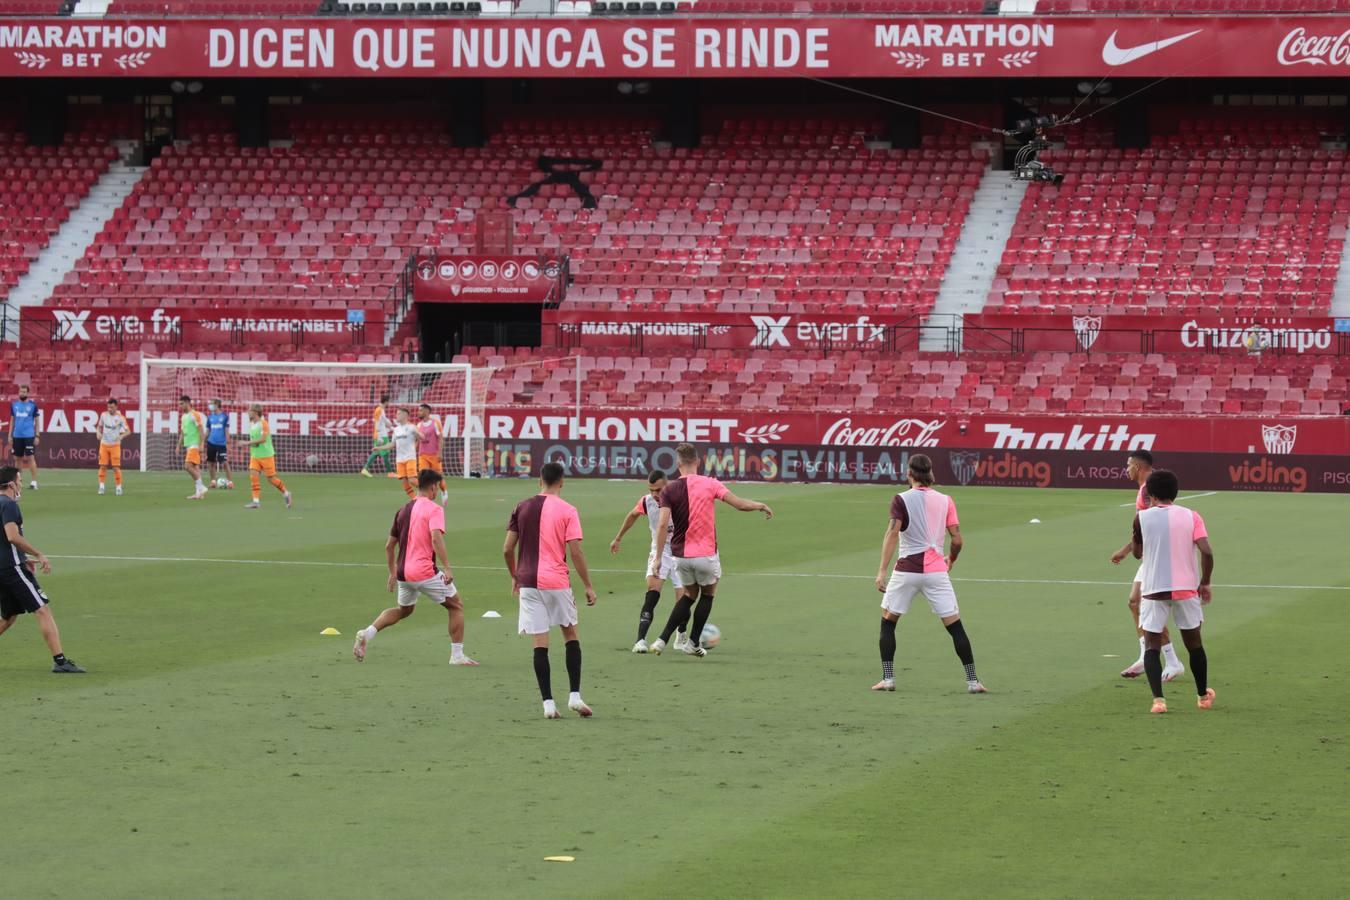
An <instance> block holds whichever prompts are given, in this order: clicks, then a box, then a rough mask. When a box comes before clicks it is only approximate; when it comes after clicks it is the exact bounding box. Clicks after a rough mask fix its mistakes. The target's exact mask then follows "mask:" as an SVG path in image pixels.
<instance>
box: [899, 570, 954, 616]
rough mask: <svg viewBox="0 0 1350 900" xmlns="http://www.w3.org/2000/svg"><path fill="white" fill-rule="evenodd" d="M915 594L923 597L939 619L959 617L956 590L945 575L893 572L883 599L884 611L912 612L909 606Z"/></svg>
mask: <svg viewBox="0 0 1350 900" xmlns="http://www.w3.org/2000/svg"><path fill="white" fill-rule="evenodd" d="M915 594H923V595H924V598H925V599H927V600H928V608H929V609H931V610H932V611H933V614H934V615H936V616H943V617H946V616H955V615H960V613H961V610H960V609H959V608H957V605H956V589H955V588H953V587H952V579H951V576H949V575H948V574H947V573H946V572H892V573H891V580H890V583H889V584H887V585H886V595H885V596H884V597H882V598H881V608H882V609H884V610H886V611H887V612H892V613H895V614H896V615H897V616H903V615H904V614H905V613H907V612H909V603H910V601H911V600H913V599H914V595H915Z"/></svg>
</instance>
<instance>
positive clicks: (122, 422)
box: [96, 400, 131, 497]
mask: <svg viewBox="0 0 1350 900" xmlns="http://www.w3.org/2000/svg"><path fill="white" fill-rule="evenodd" d="M96 430H97V431H98V492H99V495H100V496H102V495H103V494H106V493H107V492H108V469H109V468H111V469H112V470H113V484H114V485H116V488H115V489H114V492H115V493H116V494H117V496H119V497H120V496H122V440H123V439H124V438H126V436H127V435H129V434H131V427H130V426H129V425H127V417H126V416H124V415H122V410H120V409H119V408H118V406H117V401H116V400H109V401H108V408H107V409H105V410H104V411H103V412H102V413H100V414H99V417H98V423H97V429H96Z"/></svg>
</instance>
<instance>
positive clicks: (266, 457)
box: [244, 403, 291, 509]
mask: <svg viewBox="0 0 1350 900" xmlns="http://www.w3.org/2000/svg"><path fill="white" fill-rule="evenodd" d="M276 457H277V452H276V450H274V449H272V428H271V426H269V425H268V424H267V419H266V418H264V417H263V408H262V404H261V403H255V404H253V405H252V406H250V407H249V408H248V480H249V484H250V485H251V486H252V488H253V502H252V503H246V504H244V508H245V509H257V508H258V507H260V506H262V479H263V476H266V477H267V480H268V481H269V482H270V483H271V485H272V487H274V488H276V489H277V490H278V491H281V496H282V497H283V498H285V500H286V508H287V509H290V508H291V492H290V491H288V490H286V485H285V484H284V483H283V482H282V480H281V479H280V478H278V477H277V459H276Z"/></svg>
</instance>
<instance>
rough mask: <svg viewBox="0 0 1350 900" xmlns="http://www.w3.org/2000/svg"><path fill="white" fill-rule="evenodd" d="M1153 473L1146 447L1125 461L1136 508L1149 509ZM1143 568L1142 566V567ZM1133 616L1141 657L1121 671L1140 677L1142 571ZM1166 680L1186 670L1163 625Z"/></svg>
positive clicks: (1133, 592) (1119, 556) (1133, 593)
mask: <svg viewBox="0 0 1350 900" xmlns="http://www.w3.org/2000/svg"><path fill="white" fill-rule="evenodd" d="M1152 473H1153V454H1152V453H1150V452H1148V451H1147V450H1133V451H1131V452H1130V456H1129V458H1128V459H1127V460H1126V461H1125V477H1126V478H1128V479H1130V480H1131V481H1133V482H1134V483H1135V484H1137V485H1139V493H1138V495H1136V496H1135V498H1134V508H1135V509H1136V510H1141V509H1148V507H1149V503H1150V500H1149V496H1148V490H1147V489H1146V488H1145V487H1144V483H1145V482H1146V481H1148V476H1149V475H1151V474H1152ZM1131 546H1132V544H1131V542H1130V541H1126V542H1125V546H1123V547H1121V548H1120V549H1119V550H1117V551H1116V552H1115V553H1113V554H1112V555H1111V563H1112V564H1113V565H1117V566H1118V565H1120V562H1121V560H1123V559H1124V558H1125V557H1127V556H1129V555H1130V548H1131ZM1141 571H1142V569H1141ZM1129 608H1130V616H1131V618H1133V619H1134V630H1135V634H1136V635H1137V636H1138V637H1139V658H1138V659H1136V660H1135V661H1134V662H1132V663H1130V664H1129V665H1128V666H1126V667H1125V669H1124V671H1122V672H1121V673H1120V677H1121V678H1138V677H1139V676H1140V675H1143V674H1144V651H1145V650H1146V649H1147V648H1146V647H1145V646H1144V629H1142V628H1140V627H1139V573H1138V572H1136V573H1135V575H1134V584H1132V585H1130V599H1129ZM1162 637H1163V648H1162V654H1163V681H1165V682H1166V681H1171V680H1172V679H1174V678H1176V677H1177V676H1179V675H1183V674H1185V672H1186V667H1185V666H1183V665H1182V664H1181V660H1179V659H1177V651H1176V650H1174V649H1173V648H1172V639H1171V637H1169V636H1168V634H1167V629H1166V628H1164V629H1163V635H1162Z"/></svg>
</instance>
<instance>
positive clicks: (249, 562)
mask: <svg viewBox="0 0 1350 900" xmlns="http://www.w3.org/2000/svg"><path fill="white" fill-rule="evenodd" d="M47 558H48V559H73V560H82V561H94V562H162V563H208V564H214V565H223V566H310V567H314V568H321V569H383V568H385V566H384V564H383V563H373V562H371V563H364V562H330V561H328V560H316V559H216V558H214V557H209V556H84V555H75V554H55V553H50V554H48V555H47ZM451 568H452V569H463V570H465V571H467V572H505V571H506V567H505V566H464V565H461V566H451ZM591 571H592V572H599V573H601V574H603V575H640V574H642V572H641V570H638V569H596V568H592V569H591ZM737 574H738V577H742V578H831V579H843V580H847V581H873V580H874V579H873V577H872V576H871V575H852V574H840V573H837V572H742V573H737ZM952 581H955V582H958V583H970V584H1062V585H1089V586H1094V587H1124V586H1125V583H1124V582H1122V581H1089V580H1084V579H1072V578H953V579H952ZM1214 586H1215V587H1216V588H1231V589H1239V590H1259V591H1350V585H1347V584H1215V585H1214Z"/></svg>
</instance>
